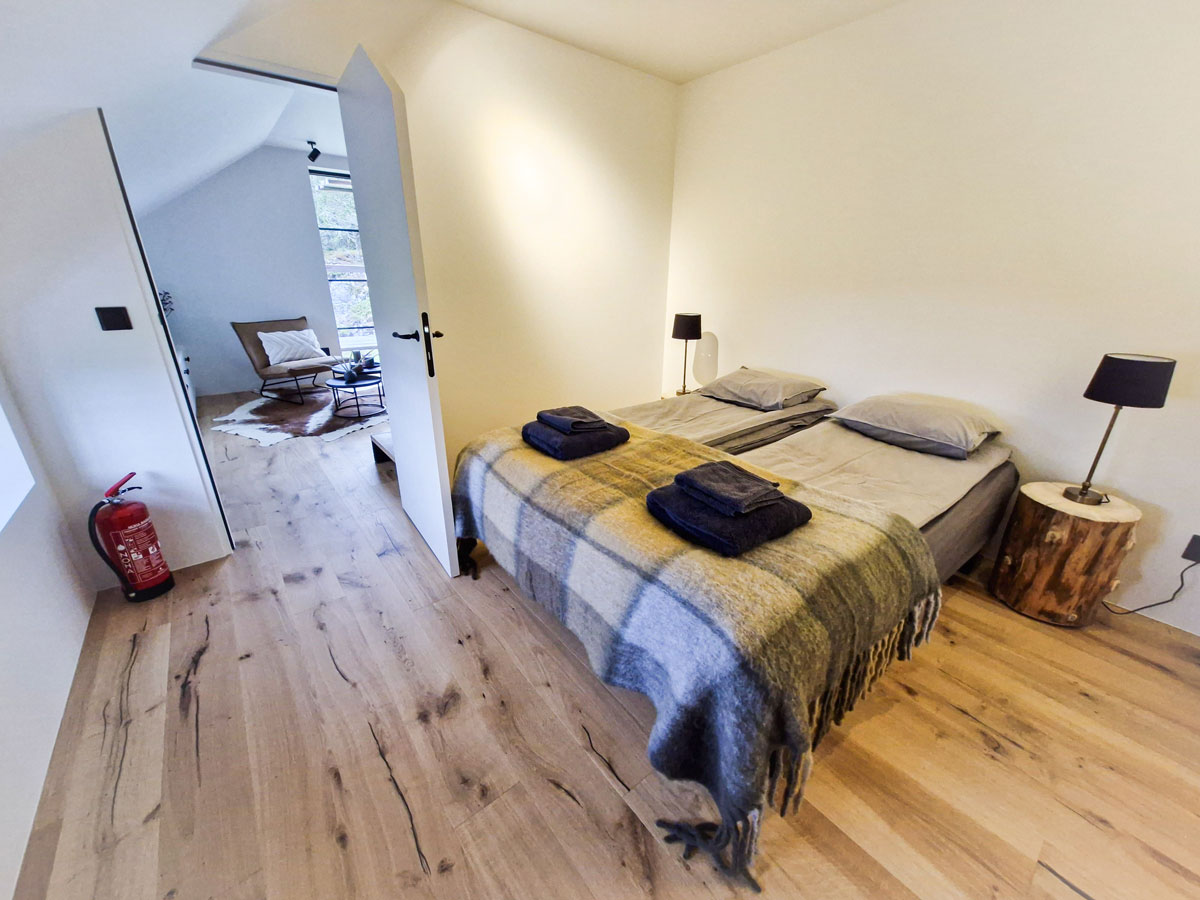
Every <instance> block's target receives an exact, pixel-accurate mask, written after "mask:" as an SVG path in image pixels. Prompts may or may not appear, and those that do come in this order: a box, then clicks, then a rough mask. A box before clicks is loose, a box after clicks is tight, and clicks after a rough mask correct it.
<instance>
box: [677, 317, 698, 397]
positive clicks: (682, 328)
mask: <svg viewBox="0 0 1200 900" xmlns="http://www.w3.org/2000/svg"><path fill="white" fill-rule="evenodd" d="M671 337H673V338H675V340H677V341H683V387H681V388H680V389H679V390H677V391H676V392H675V393H676V395H682V394H686V393H687V392H688V388H687V345H688V341H698V340H700V313H675V325H674V327H673V328H672V329H671Z"/></svg>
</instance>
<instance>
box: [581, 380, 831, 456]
mask: <svg viewBox="0 0 1200 900" xmlns="http://www.w3.org/2000/svg"><path fill="white" fill-rule="evenodd" d="M835 409H837V406H836V404H834V403H832V402H831V401H829V400H825V399H823V398H822V396H821V395H817V396H816V397H815V398H813V399H812V400H809V401H808V402H807V403H800V404H798V405H796V406H789V407H788V408H787V409H777V410H769V411H767V412H763V411H762V410H757V409H750V408H748V407H745V406H738V405H737V404H734V403H726V402H725V401H724V400H714V399H713V398H712V397H703V396H701V395H700V394H696V393H692V394H684V395H683V396H681V397H667V398H665V399H663V400H652V401H651V402H649V403H639V404H638V405H636V406H626V407H623V408H621V409H614V410H611V411H610V412H608V413H606V414H605V415H606V416H607V417H608V418H610V419H611V420H612V421H614V422H620V421H627V422H632V423H633V424H635V425H640V426H642V427H643V428H649V429H652V430H653V431H659V432H662V433H664V434H675V435H679V436H680V437H685V438H688V439H689V440H693V441H696V442H697V443H699V444H707V445H708V446H710V447H716V448H717V449H719V450H724V451H725V452H726V453H734V454H737V453H743V452H745V451H746V450H750V449H752V448H754V447H761V446H763V445H764V444H767V443H771V442H773V441H776V440H779V439H781V438H783V437H786V436H787V435H789V434H793V433H795V432H796V431H797V430H800V429H803V428H807V427H809V426H810V425H812V424H814V423H815V422H819V421H820V420H821V419H823V418H824V417H825V416H826V415H827V414H828V413H830V412H832V411H833V410H835Z"/></svg>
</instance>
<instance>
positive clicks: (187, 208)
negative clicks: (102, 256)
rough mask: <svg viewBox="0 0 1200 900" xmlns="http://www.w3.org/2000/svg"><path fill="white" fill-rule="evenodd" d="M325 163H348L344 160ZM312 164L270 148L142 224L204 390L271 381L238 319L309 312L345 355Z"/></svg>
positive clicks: (175, 329)
mask: <svg viewBox="0 0 1200 900" xmlns="http://www.w3.org/2000/svg"><path fill="white" fill-rule="evenodd" d="M211 77H213V78H217V77H219V76H216V75H213V76H211ZM318 164H319V165H321V166H322V167H327V168H332V169H345V168H346V160H345V159H344V158H342V157H334V156H328V155H322V156H321V158H320V160H318ZM309 165H311V164H310V163H309V161H308V158H307V154H306V153H303V152H300V151H296V150H285V149H282V148H279V147H269V146H268V147H260V148H258V149H257V150H254V151H253V152H251V153H249V154H247V155H246V156H244V157H242V158H241V159H239V160H238V161H237V162H235V163H233V164H232V165H230V166H228V167H227V168H225V169H222V170H221V171H220V172H218V173H217V174H215V175H213V176H212V177H210V178H208V179H206V180H204V181H202V182H201V183H200V184H198V185H197V186H196V187H194V188H192V189H191V190H189V191H187V192H185V193H184V194H182V195H180V196H179V197H176V198H175V199H173V200H171V201H169V202H168V203H166V204H165V205H163V206H161V207H159V208H158V209H156V210H155V211H154V212H152V213H151V214H150V215H148V216H144V217H142V218H140V219H139V221H138V226H139V228H140V230H141V233H142V240H143V241H144V242H145V244H146V253H147V255H148V256H149V258H150V268H151V270H152V271H153V272H154V280H155V282H156V283H157V285H158V288H159V290H166V291H170V292H171V295H172V296H173V297H174V300H175V312H174V313H172V314H171V317H170V319H169V324H170V326H171V336H172V338H173V339H174V340H175V341H176V342H177V343H178V344H179V345H180V346H182V347H184V348H186V350H187V352H188V354H189V355H190V356H191V364H190V365H191V370H192V371H191V376H192V382H193V384H194V386H195V389H196V393H197V394H198V395H201V396H203V395H206V394H224V393H228V392H230V391H246V390H257V389H258V387H259V385H260V384H261V380H260V379H259V378H258V376H257V375H256V374H255V372H254V369H253V368H252V367H251V365H250V361H249V360H248V359H247V358H246V353H245V351H244V350H242V345H241V343H240V342H239V341H238V339H237V336H236V335H235V334H234V332H233V329H232V328H231V327H230V326H229V323H230V322H234V321H238V322H245V321H256V320H265V319H286V318H294V317H296V316H308V324H309V327H311V328H312V329H313V330H314V331H316V333H317V337H318V338H319V339H320V341H321V346H323V347H329V348H330V349H331V350H332V351H333V353H334V354H335V355H336V354H337V353H338V352H339V350H338V346H339V345H338V342H337V324H336V322H335V321H334V317H333V305H332V303H331V301H330V299H329V285H328V282H327V281H326V274H325V263H324V257H323V255H322V251H321V238H320V234H319V233H318V232H317V220H316V212H315V211H314V209H313V200H312V189H311V187H310V185H309V180H308V167H309Z"/></svg>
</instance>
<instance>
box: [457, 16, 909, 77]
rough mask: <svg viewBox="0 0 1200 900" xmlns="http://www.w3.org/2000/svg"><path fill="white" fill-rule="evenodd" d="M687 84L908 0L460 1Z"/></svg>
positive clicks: (628, 64) (528, 27) (618, 60)
mask: <svg viewBox="0 0 1200 900" xmlns="http://www.w3.org/2000/svg"><path fill="white" fill-rule="evenodd" d="M458 2H459V3H461V4H462V5H463V6H469V7H471V8H472V9H476V10H479V11H480V12H483V13H487V14H488V15H490V16H494V17H495V18H497V19H503V20H505V21H506V22H511V23H513V24H514V25H520V26H521V27H523V28H527V29H529V30H530V31H536V32H538V33H539V34H544V35H546V36H547V37H552V38H555V39H557V40H560V41H562V42H563V43H566V44H573V45H574V46H576V47H580V48H582V49H584V50H590V51H591V52H593V53H596V54H598V55H600V56H604V57H607V58H608V59H613V60H616V61H617V62H620V63H624V64H625V65H627V66H631V67H633V68H635V69H641V70H642V71H644V72H650V73H651V74H654V75H658V76H660V77H662V78H665V79H667V80H668V81H675V82H679V83H681V84H682V83H683V82H686V81H691V80H692V79H693V78H699V77H700V76H701V75H707V74H708V73H710V72H715V71H717V70H718V69H723V68H725V67H726V66H731V65H733V64H734V63H739V62H743V61H745V60H747V59H751V58H753V57H755V56H758V55H760V54H762V53H766V52H768V51H770V50H775V49H778V48H779V47H784V46H786V45H788V44H791V43H794V42H796V41H799V40H803V39H804V38H808V37H812V36H813V35H814V34H818V33H819V32H822V31H828V30H829V29H830V28H836V27H837V26H839V25H845V24H846V23H847V22H852V21H854V20H855V19H861V18H863V17H864V16H868V15H870V14H871V13H874V12H878V11H879V10H881V9H885V8H887V7H889V6H895V5H896V4H897V3H900V2H902V0H458Z"/></svg>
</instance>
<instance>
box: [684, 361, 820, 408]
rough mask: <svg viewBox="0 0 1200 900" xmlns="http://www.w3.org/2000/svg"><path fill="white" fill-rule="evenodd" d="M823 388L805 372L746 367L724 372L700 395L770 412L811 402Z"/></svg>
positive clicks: (702, 390) (704, 388)
mask: <svg viewBox="0 0 1200 900" xmlns="http://www.w3.org/2000/svg"><path fill="white" fill-rule="evenodd" d="M823 390H825V385H823V384H821V382H819V381H816V380H814V379H812V378H807V377H805V376H804V375H793V374H792V373H791V372H779V371H777V370H775V369H747V368H746V367H745V366H742V367H741V368H740V369H738V370H737V371H734V372H730V373H729V374H728V375H722V376H721V377H720V378H718V379H717V380H716V381H710V382H709V383H708V384H706V385H704V387H702V388H700V394H701V396H704V397H712V398H713V399H714V400H724V401H725V402H726V403H735V404H737V405H738V406H748V407H750V408H751V409H761V410H764V411H766V410H771V409H784V408H786V407H789V406H798V405H799V404H801V403H807V402H808V401H809V400H811V399H812V398H813V397H815V396H817V394H819V393H821V391H823Z"/></svg>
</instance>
